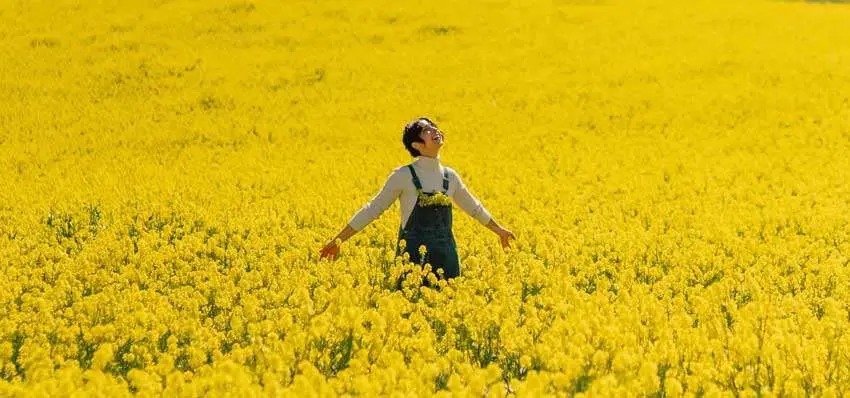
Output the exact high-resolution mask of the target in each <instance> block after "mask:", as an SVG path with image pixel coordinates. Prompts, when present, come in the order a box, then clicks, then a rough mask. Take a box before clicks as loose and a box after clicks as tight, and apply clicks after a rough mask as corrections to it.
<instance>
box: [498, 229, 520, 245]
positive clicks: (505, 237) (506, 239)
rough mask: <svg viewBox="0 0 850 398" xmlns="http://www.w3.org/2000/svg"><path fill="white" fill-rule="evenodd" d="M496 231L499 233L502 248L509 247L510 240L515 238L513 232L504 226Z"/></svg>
mask: <svg viewBox="0 0 850 398" xmlns="http://www.w3.org/2000/svg"><path fill="white" fill-rule="evenodd" d="M498 233H499V240H501V241H502V249H507V248H510V247H511V242H510V240H511V239H516V236H514V233H513V232H511V231H509V230H507V229H505V228H502V229H501V230H500V231H499V232H498Z"/></svg>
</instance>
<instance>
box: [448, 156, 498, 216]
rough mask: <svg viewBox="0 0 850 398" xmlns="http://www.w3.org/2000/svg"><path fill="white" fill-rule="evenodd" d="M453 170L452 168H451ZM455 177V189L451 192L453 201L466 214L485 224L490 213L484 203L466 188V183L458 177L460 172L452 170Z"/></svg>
mask: <svg viewBox="0 0 850 398" xmlns="http://www.w3.org/2000/svg"><path fill="white" fill-rule="evenodd" d="M453 171H454V170H453ZM454 175H455V179H456V180H457V189H455V191H454V194H452V199H454V201H455V203H456V204H457V205H458V206H459V207H460V208H461V209H463V211H464V212H466V214H469V216H470V217H472V218H474V219H476V220H478V222H480V223H481V224H483V225H487V224H488V223H489V222H490V218H491V217H490V213H489V212H488V211H487V209H486V208H484V205H483V204H481V201H479V200H478V198H476V197H475V195H473V194H472V192H470V191H469V189H467V188H466V185H464V184H463V181H462V180H461V179H460V174H458V173H457V171H454Z"/></svg>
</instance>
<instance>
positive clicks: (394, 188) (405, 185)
mask: <svg viewBox="0 0 850 398" xmlns="http://www.w3.org/2000/svg"><path fill="white" fill-rule="evenodd" d="M444 168H445V169H446V170H447V171H448V176H449V189H448V191H447V193H446V195H447V196H449V197H451V198H452V200H453V201H454V203H455V204H457V205H458V207H460V208H461V209H463V211H464V212H466V213H467V214H469V215H470V216H471V217H472V218H474V219H476V220H478V222H480V223H481V224H484V225H487V223H489V222H490V213H489V212H487V209H486V208H484V205H482V204H481V201H479V200H478V199H477V198H476V197H475V196H474V195H473V194H472V192H469V189H467V188H466V186H465V185H464V184H463V181H462V180H461V178H460V175H458V174H457V172H456V171H455V170H454V169H452V168H451V167H448V166H442V165H441V164H440V159H439V155H438V157H436V158H431V157H427V156H420V157H418V158H417V159H416V161H414V162H413V169H414V170H415V171H416V176H417V177H419V183H420V184H421V185H422V191H423V192H436V191H440V192H442V191H443V169H444ZM396 198H399V204H400V207H401V209H400V213H401V214H400V216H401V220H400V221H401V224H400V225H399V227H403V226H405V224H407V220H408V219H409V218H410V215H411V214H412V213H413V207H414V206H415V205H416V198H417V193H416V186H415V185H413V176H412V175H411V174H410V169H408V168H407V165H404V166H399V167H396V168H395V169H393V171H392V172H391V173H390V175H389V177H387V181H386V182H385V183H384V186H383V187H382V188H381V190H380V191H378V193H377V194H375V196H373V197H372V199H371V200H369V202H368V203H366V205H364V206H363V207H362V208H361V209H360V210H359V211H358V212H357V213H355V214H354V216H353V217H351V220H349V221H348V225H349V226H351V228H353V229H354V230H355V231H360V230H361V229H363V228H365V227H366V226H367V225H369V223H370V222H372V220H374V219H376V218H378V216H380V215H381V214H382V213H383V212H384V210H386V209H387V208H388V207H390V205H391V204H392V203H393V201H395V199H396Z"/></svg>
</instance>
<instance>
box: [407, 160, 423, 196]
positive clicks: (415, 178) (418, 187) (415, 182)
mask: <svg viewBox="0 0 850 398" xmlns="http://www.w3.org/2000/svg"><path fill="white" fill-rule="evenodd" d="M407 168H408V169H410V174H412V175H413V185H415V186H416V189H417V190H419V191H421V190H422V184H420V183H419V177H417V176H416V172H415V171H413V165H412V164H409V165H407Z"/></svg>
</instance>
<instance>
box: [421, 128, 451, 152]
mask: <svg viewBox="0 0 850 398" xmlns="http://www.w3.org/2000/svg"><path fill="white" fill-rule="evenodd" d="M423 124H424V127H423V128H422V132H421V133H419V138H421V139H422V147H423V148H422V149H420V150H419V152H423V153H425V154H429V155H430V154H435V153H437V152H439V150H440V148H441V147H442V146H443V143H444V142H445V136H444V135H443V132H442V131H440V129H438V128H436V127H434V126H431V125H429V124H427V123H423Z"/></svg>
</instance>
